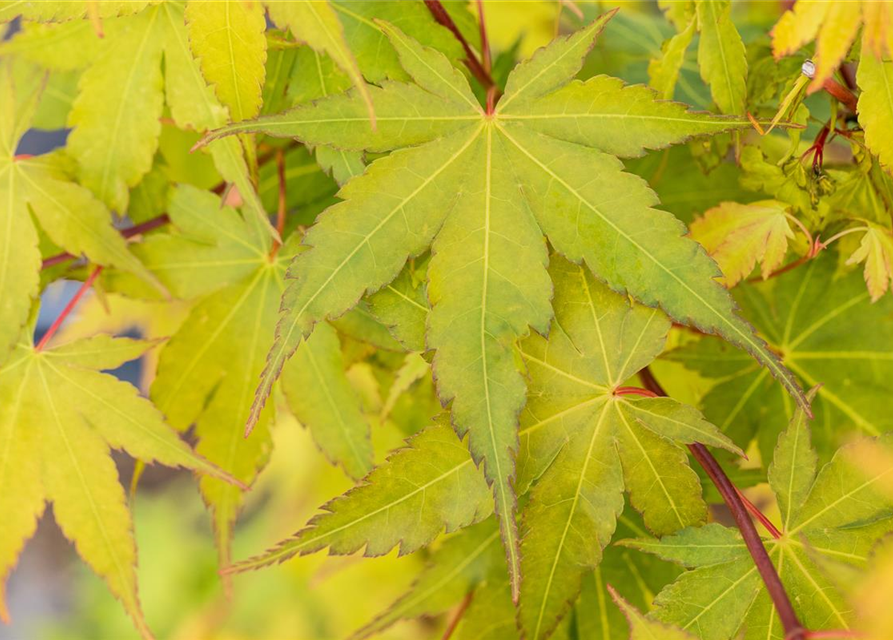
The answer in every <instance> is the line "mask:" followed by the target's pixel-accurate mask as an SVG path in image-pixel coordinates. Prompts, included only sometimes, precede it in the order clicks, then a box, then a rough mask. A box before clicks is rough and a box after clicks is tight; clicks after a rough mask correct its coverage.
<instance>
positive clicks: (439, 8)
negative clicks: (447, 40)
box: [425, 0, 496, 89]
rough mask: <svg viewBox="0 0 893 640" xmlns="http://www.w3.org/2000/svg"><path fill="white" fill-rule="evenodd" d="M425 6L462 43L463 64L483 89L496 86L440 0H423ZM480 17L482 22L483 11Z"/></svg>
mask: <svg viewBox="0 0 893 640" xmlns="http://www.w3.org/2000/svg"><path fill="white" fill-rule="evenodd" d="M425 6H426V7H428V11H430V12H431V15H432V16H433V17H434V19H435V20H436V21H437V23H438V24H440V25H441V26H444V27H446V28H447V29H449V30H450V32H451V33H452V34H453V36H455V38H456V40H458V41H459V44H461V45H462V49H464V50H465V60H464V62H465V66H466V67H468V70H469V71H471V75H473V76H474V77H475V78H476V79H477V81H478V82H480V83H481V85H482V86H483V87H484V88H485V89H490V87H496V83H495V82H494V81H493V77H492V76H491V75H490V72H489V71H487V69H486V68H485V67H484V65H482V64H481V61H480V60H478V57H477V55H475V53H474V51H473V50H472V48H471V45H469V44H468V40H466V39H465V36H463V35H462V32H461V31H459V27H457V26H456V23H455V22H453V19H452V18H451V17H450V14H449V13H447V10H446V9H445V8H444V6H443V5H442V4H441V2H440V0H425ZM481 17H482V20H481V22H482V23H483V13H481Z"/></svg>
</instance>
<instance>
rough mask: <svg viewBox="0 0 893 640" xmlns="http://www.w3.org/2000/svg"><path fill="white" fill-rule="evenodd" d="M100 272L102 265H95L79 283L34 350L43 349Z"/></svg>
mask: <svg viewBox="0 0 893 640" xmlns="http://www.w3.org/2000/svg"><path fill="white" fill-rule="evenodd" d="M100 273H102V267H96V268H95V269H94V270H93V273H91V274H90V277H89V278H87V279H86V280H85V281H84V284H82V285H81V288H80V289H78V290H77V292H76V293H75V294H74V297H72V299H71V300H69V301H68V304H67V305H65V308H64V309H62V313H60V314H59V317H57V318H56V319H55V320H54V321H53V324H52V325H50V328H49V329H47V332H46V333H45V334H43V338H41V339H40V342H38V343H37V346H36V347H34V350H35V351H43V348H44V347H45V346H46V345H47V343H48V342H49V341H50V339H52V337H53V336H54V335H56V331H58V330H59V327H61V326H62V323H63V322H65V318H67V317H68V315H69V314H70V313H71V312H72V311H74V308H75V307H76V306H77V304H78V302H80V300H81V298H82V297H83V296H84V294H85V293H87V290H88V289H89V288H90V287H92V286H93V283H94V282H95V281H96V278H98V277H99V274H100Z"/></svg>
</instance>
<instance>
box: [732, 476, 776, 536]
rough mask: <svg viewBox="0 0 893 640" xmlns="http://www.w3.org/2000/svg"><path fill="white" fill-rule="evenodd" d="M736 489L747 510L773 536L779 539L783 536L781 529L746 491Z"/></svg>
mask: <svg viewBox="0 0 893 640" xmlns="http://www.w3.org/2000/svg"><path fill="white" fill-rule="evenodd" d="M735 491H737V492H738V497H739V498H740V499H741V502H742V503H743V504H744V507H745V508H746V509H747V511H748V512H749V513H750V515H752V516H753V517H754V518H756V519H757V521H758V522H759V523H760V524H761V525H763V527H764V528H765V529H766V531H768V532H769V533H770V534H772V537H773V538H775V539H776V540H778V539H779V538H781V531H779V530H778V528H777V527H776V526H775V525H774V524H773V523H772V521H771V520H770V519H769V518H767V517H766V514H764V513H763V512H762V511H760V510H759V509H758V508H757V506H756V505H755V504H754V503H753V502H751V501H750V500H749V499H748V498H747V496H746V495H744V493H742V492H741V489H739V488H738V487H735Z"/></svg>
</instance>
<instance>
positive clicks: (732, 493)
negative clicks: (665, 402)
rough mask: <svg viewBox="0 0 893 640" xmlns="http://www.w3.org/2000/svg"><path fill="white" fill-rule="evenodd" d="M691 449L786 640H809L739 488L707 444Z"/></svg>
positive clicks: (646, 373)
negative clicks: (726, 510) (732, 521)
mask: <svg viewBox="0 0 893 640" xmlns="http://www.w3.org/2000/svg"><path fill="white" fill-rule="evenodd" d="M639 376H640V378H641V379H642V383H643V384H644V385H645V388H646V389H648V390H649V391H651V392H652V393H655V394H657V395H659V396H666V395H667V393H666V391H664V389H663V387H662V386H661V385H660V383H659V382H658V381H657V379H656V378H655V377H654V374H653V373H651V370H650V369H649V368H648V367H645V368H644V369H642V371H640V372H639ZM688 449H689V451H691V454H692V455H693V456H694V458H695V460H697V461H698V464H700V465H701V467H703V469H704V471H706V472H707V475H708V476H709V477H710V480H711V481H712V482H713V484H714V485H715V486H716V488H717V489H718V490H719V493H720V495H722V498H723V500H724V501H725V503H726V506H728V508H729V511H731V512H732V516H733V517H734V518H735V524H736V525H737V526H738V530H739V531H740V532H741V537H742V538H744V544H745V546H747V550H748V552H749V553H750V557H751V558H753V562H754V564H755V565H756V567H757V571H759V573H760V577H761V578H762V579H763V584H765V585H766V591H767V592H768V593H769V597H770V598H771V599H772V603H773V604H774V605H775V610H776V611H777V612H778V619H779V620H780V621H781V625H782V627H783V628H784V633H785V636H784V637H785V640H807V638H809V635H808V633H809V632H808V631H807V629H806V628H805V627H804V626H803V625H802V624H801V623H800V619H799V618H798V617H797V613H796V612H795V611H794V607H793V605H792V604H791V599H790V598H789V597H788V593H787V591H785V588H784V585H783V584H782V582H781V578H780V577H779V576H778V572H777V571H776V570H775V565H774V564H772V560H771V558H769V554H768V553H767V552H766V547H765V546H763V540H762V538H760V534H759V533H757V529H756V526H754V523H753V520H751V519H750V516H749V515H748V512H747V507H746V506H745V504H744V502H743V501H742V500H741V497H740V495H739V493H738V489H737V488H736V487H735V485H733V484H732V481H731V480H729V477H728V476H727V475H726V474H725V472H724V471H723V470H722V467H721V466H719V463H718V462H717V461H716V458H714V457H713V454H711V453H710V451H708V450H707V447H705V446H704V445H702V444H700V443H698V442H696V443H694V444H690V445H688Z"/></svg>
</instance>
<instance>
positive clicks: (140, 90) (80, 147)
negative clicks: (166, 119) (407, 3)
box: [0, 2, 275, 234]
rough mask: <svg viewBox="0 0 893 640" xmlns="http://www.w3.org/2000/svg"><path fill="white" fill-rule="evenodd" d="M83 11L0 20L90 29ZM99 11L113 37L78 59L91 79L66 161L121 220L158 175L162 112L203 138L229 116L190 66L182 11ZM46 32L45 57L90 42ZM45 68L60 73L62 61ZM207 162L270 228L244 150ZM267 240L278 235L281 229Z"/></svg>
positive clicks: (11, 11)
mask: <svg viewBox="0 0 893 640" xmlns="http://www.w3.org/2000/svg"><path fill="white" fill-rule="evenodd" d="M85 5H86V3H77V2H68V3H66V2H59V3H54V2H47V3H40V4H39V5H30V6H24V5H23V4H22V3H19V2H13V3H10V4H9V6H8V7H6V8H5V9H3V8H0V20H7V19H12V18H14V17H16V16H17V15H18V14H20V13H21V14H22V17H23V18H24V19H26V20H36V21H39V22H53V21H64V20H79V19H85V18H86V17H87V16H86V13H87V12H86V9H85ZM99 7H100V9H99V16H100V17H101V18H103V25H104V27H103V28H104V30H105V31H107V32H108V37H106V38H103V39H102V41H101V43H100V45H99V46H96V47H92V48H91V51H92V52H93V53H92V56H88V55H84V54H83V53H81V54H79V55H77V56H75V57H73V58H72V59H73V60H76V61H77V63H78V64H79V65H80V66H86V69H85V70H84V72H83V73H82V74H81V76H80V79H79V81H78V93H77V96H76V98H75V99H74V102H73V105H72V108H71V111H70V113H69V115H68V126H69V127H73V131H72V132H71V135H70V136H69V138H68V142H67V146H66V151H67V152H68V153H69V154H70V155H71V156H72V157H73V158H74V159H75V160H76V161H77V164H78V169H77V174H78V178H79V180H80V182H81V183H82V184H83V185H84V186H86V187H88V188H89V189H90V190H92V191H93V193H95V194H96V196H97V197H98V198H99V199H100V200H102V201H103V202H105V203H106V204H107V205H108V206H109V207H111V208H112V209H115V210H116V211H118V212H119V213H124V212H126V211H127V209H128V205H129V191H128V189H129V188H130V187H134V186H136V185H137V184H138V183H139V182H140V180H141V179H142V178H143V176H145V175H146V174H147V173H148V172H149V170H150V169H151V167H152V160H153V157H154V156H155V152H156V150H157V149H158V140H159V134H160V133H161V122H160V120H159V119H160V117H161V115H162V110H163V108H164V106H165V104H166V105H167V107H168V108H169V109H170V113H171V117H172V118H173V120H174V122H175V123H176V125H177V126H178V127H180V128H182V129H187V130H188V129H192V130H196V131H200V132H203V131H206V130H208V129H213V128H215V127H219V126H222V125H223V124H224V123H226V121H227V119H228V109H227V108H226V107H225V106H224V105H223V104H221V102H220V100H218V98H217V96H216V95H215V93H214V88H213V87H210V86H209V85H208V84H207V82H206V81H205V79H204V77H203V76H202V68H201V66H200V64H199V62H198V61H197V60H196V59H195V58H194V57H193V54H192V51H191V50H190V43H189V34H188V32H187V28H186V21H185V17H184V6H183V4H182V3H178V2H164V3H159V4H155V5H151V6H147V3H145V2H120V3H118V2H102V3H99ZM4 11H5V13H4ZM85 24H86V23H85ZM45 26H46V29H44V30H42V35H43V41H42V46H44V47H47V48H50V47H52V48H55V46H56V44H55V43H56V41H57V40H59V39H60V38H62V39H63V41H64V40H67V39H69V38H72V37H74V36H78V37H83V34H82V33H81V31H79V30H78V29H77V28H76V23H71V24H65V23H64V22H63V23H62V24H48V25H45ZM82 29H83V27H82ZM93 37H94V38H96V35H95V34H94V35H93ZM31 41H32V42H31V46H32V47H38V46H41V41H40V40H39V39H38V38H32V39H31ZM162 60H164V73H163V74H162ZM45 61H46V62H49V63H52V64H53V65H54V66H55V67H56V68H58V65H59V61H58V60H57V59H55V58H53V59H50V60H45ZM252 63H253V60H249V59H243V58H240V59H239V60H238V62H237V64H238V65H239V67H241V66H242V65H246V66H250V65H251V64H252ZM261 64H262V62H261ZM87 65H89V66H87ZM235 71H236V73H239V72H240V71H239V69H236V70H235ZM224 95H226V96H227V97H229V95H230V94H226V93H225V94H224ZM210 153H211V155H212V157H213V158H214V164H215V166H216V168H217V170H218V171H219V172H220V175H221V176H222V177H223V178H224V179H225V180H227V181H228V182H232V183H234V184H235V185H236V186H237V187H238V188H239V192H240V193H241V194H242V197H243V198H245V199H246V201H247V203H248V204H249V207H250V209H251V210H252V212H253V214H254V215H256V216H257V217H258V219H259V220H262V221H268V218H267V213H266V212H265V211H264V209H263V206H262V204H261V203H260V200H259V199H258V198H257V197H256V195H255V193H254V189H253V187H252V185H251V181H250V179H249V177H248V167H247V164H246V163H245V160H244V158H243V151H242V148H241V146H240V145H239V143H238V141H237V140H229V141H227V143H226V144H225V145H220V146H216V147H215V146H212V147H211V148H210ZM269 230H270V232H271V233H273V234H275V229H273V228H272V227H269Z"/></svg>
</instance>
